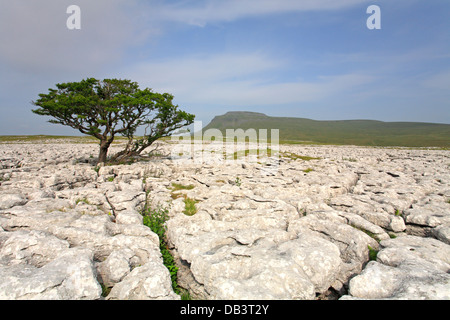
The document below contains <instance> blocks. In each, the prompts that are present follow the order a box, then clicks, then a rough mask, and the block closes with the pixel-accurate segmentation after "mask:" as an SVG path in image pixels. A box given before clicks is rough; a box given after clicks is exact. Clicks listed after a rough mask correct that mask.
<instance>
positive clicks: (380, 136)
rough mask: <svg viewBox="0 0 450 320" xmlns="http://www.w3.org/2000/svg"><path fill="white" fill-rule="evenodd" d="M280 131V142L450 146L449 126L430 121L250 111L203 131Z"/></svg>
mask: <svg viewBox="0 0 450 320" xmlns="http://www.w3.org/2000/svg"><path fill="white" fill-rule="evenodd" d="M213 128H214V129H219V130H220V131H221V132H222V134H223V135H224V136H225V130H226V129H243V130H247V129H251V128H253V129H256V130H258V129H268V130H269V132H270V129H279V130H280V140H281V141H291V142H293V143H295V142H298V143H300V142H302V141H303V142H305V141H306V142H309V143H319V144H338V145H339V144H343V145H348V144H351V145H361V146H399V147H446V148H447V147H450V124H440V123H429V122H406V121H404V122H402V121H396V122H385V121H379V120H368V119H354V120H313V119H307V118H296V117H272V116H268V115H266V114H264V113H259V112H250V111H230V112H227V113H225V114H224V115H219V116H216V117H214V119H213V120H212V121H211V122H210V123H209V124H208V125H207V126H206V127H204V128H203V130H208V129H213Z"/></svg>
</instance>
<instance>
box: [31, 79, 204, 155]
mask: <svg viewBox="0 0 450 320" xmlns="http://www.w3.org/2000/svg"><path fill="white" fill-rule="evenodd" d="M39 97H40V98H39V99H38V100H37V101H33V102H32V103H33V105H35V106H38V107H39V108H38V109H36V110H32V111H33V112H34V113H36V114H38V115H42V116H51V117H53V119H52V120H49V122H50V123H55V124H62V125H65V126H69V127H72V128H74V129H77V130H79V131H80V132H81V133H83V134H86V135H90V136H94V137H95V138H97V139H99V140H100V152H99V156H98V162H99V163H100V162H106V160H107V155H108V148H109V146H110V145H111V143H112V142H113V141H114V138H115V137H116V136H117V135H122V136H124V137H127V138H128V143H127V145H126V147H125V149H124V150H122V151H120V152H119V153H117V154H116V155H114V156H112V157H111V161H122V160H125V159H127V158H129V157H132V156H139V155H140V154H141V152H142V151H144V149H146V148H147V147H149V146H150V145H151V144H152V143H153V142H155V141H156V140H158V139H159V138H162V137H166V136H169V135H170V134H171V133H172V132H173V131H174V130H177V129H180V128H182V127H185V126H187V125H190V124H191V123H192V122H193V121H194V118H195V116H194V115H192V114H189V113H186V112H184V111H181V110H179V109H178V106H177V105H174V104H173V103H172V101H173V95H171V94H168V93H163V94H160V93H156V92H153V91H152V90H151V89H148V88H146V89H144V90H141V89H139V85H138V84H137V83H136V82H131V81H130V80H118V79H105V80H103V81H100V80H97V79H94V78H88V79H86V80H82V81H80V82H68V83H61V84H57V85H56V89H49V93H48V94H39ZM144 126H145V134H144V136H143V137H140V138H136V137H135V136H134V135H135V133H136V130H137V129H138V128H139V127H144Z"/></svg>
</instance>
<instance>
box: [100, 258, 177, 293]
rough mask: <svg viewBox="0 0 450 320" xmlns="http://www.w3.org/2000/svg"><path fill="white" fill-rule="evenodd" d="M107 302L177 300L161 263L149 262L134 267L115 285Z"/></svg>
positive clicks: (168, 274)
mask: <svg viewBox="0 0 450 320" xmlns="http://www.w3.org/2000/svg"><path fill="white" fill-rule="evenodd" d="M107 299H108V300H179V299H180V296H178V295H177V294H175V293H174V292H173V289H172V282H171V279H170V273H169V270H167V268H166V267H165V266H164V265H162V264H161V263H156V262H153V261H149V262H147V263H146V264H144V265H143V266H140V267H136V268H135V269H133V271H131V272H130V273H129V274H127V275H126V276H125V278H124V279H123V280H122V281H120V282H119V283H117V284H116V285H115V286H114V287H113V288H112V289H111V292H110V293H109V295H108V296H107Z"/></svg>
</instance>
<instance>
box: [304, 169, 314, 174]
mask: <svg viewBox="0 0 450 320" xmlns="http://www.w3.org/2000/svg"><path fill="white" fill-rule="evenodd" d="M311 171H314V169H312V168H308V169H305V170H303V172H304V173H310V172H311Z"/></svg>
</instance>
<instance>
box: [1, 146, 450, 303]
mask: <svg viewBox="0 0 450 320" xmlns="http://www.w3.org/2000/svg"><path fill="white" fill-rule="evenodd" d="M172 147H173V145H171V144H168V143H164V144H163V145H162V146H161V147H160V149H159V151H158V153H159V154H160V155H169V154H171V152H170V149H171V148H172ZM97 148H98V146H97V145H95V144H77V143H73V141H52V142H51V143H43V142H40V143H13V144H12V143H9V144H0V169H1V170H0V184H1V185H0V279H1V280H0V299H102V298H103V297H102V288H107V287H109V288H112V289H111V291H110V292H103V296H106V299H179V296H178V295H176V294H175V293H174V292H173V290H172V286H171V280H170V274H169V272H168V270H167V268H166V267H165V266H164V265H163V260H162V257H161V253H160V251H159V240H158V237H157V236H156V234H154V233H153V232H152V231H150V229H149V228H147V227H146V226H144V225H143V222H142V220H143V218H142V215H141V214H140V212H141V211H142V209H143V208H144V206H145V205H146V203H147V204H148V206H150V207H158V206H161V207H165V208H168V210H169V215H170V220H169V221H168V222H167V237H168V241H169V245H170V247H171V249H172V253H173V255H174V256H175V258H176V260H177V262H178V265H179V267H180V269H179V272H178V282H179V286H180V287H182V288H185V289H187V290H188V291H189V293H190V296H191V297H192V298H196V299H337V298H340V299H380V298H383V299H450V274H449V271H450V152H449V151H446V150H409V149H388V148H361V147H350V146H349V147H338V146H301V145H281V146H280V151H281V153H280V157H279V158H276V157H272V158H269V159H261V158H260V157H258V156H257V155H255V156H250V158H251V157H253V158H251V159H250V160H252V161H249V158H245V157H243V158H241V157H239V156H237V158H238V159H236V160H233V161H215V160H214V161H213V160H211V161H203V162H201V163H200V162H198V163H197V162H195V161H186V160H185V159H184V160H183V159H174V158H170V157H164V156H162V157H157V158H155V159H153V160H152V161H149V162H139V163H133V164H123V165H116V166H104V167H100V168H96V167H95V165H94V161H95V159H94V157H95V156H96V155H97V152H98V149H97ZM115 148H117V147H115ZM209 152H211V151H209ZM187 200H189V201H191V205H192V206H193V207H194V209H195V210H194V211H192V210H191V211H189V210H187ZM185 213H189V214H191V215H186V214H185Z"/></svg>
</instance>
